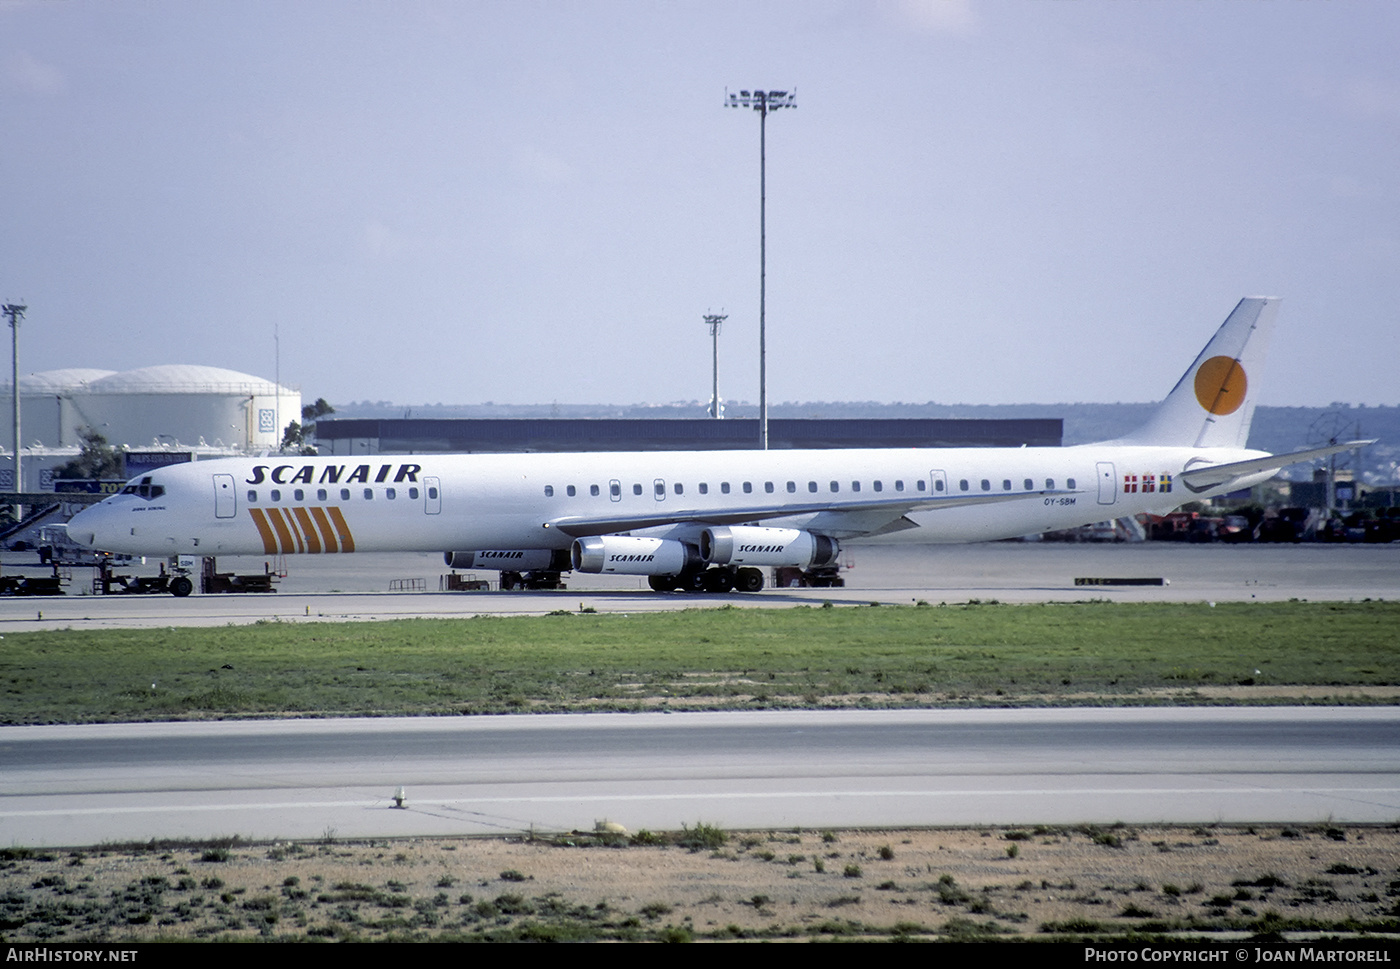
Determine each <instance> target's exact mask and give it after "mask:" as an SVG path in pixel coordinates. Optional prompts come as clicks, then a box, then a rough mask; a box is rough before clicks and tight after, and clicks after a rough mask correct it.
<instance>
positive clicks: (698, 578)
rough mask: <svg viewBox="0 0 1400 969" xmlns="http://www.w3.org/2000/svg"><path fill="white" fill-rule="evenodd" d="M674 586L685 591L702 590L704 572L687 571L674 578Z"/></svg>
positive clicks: (703, 589) (703, 586) (703, 587)
mask: <svg viewBox="0 0 1400 969" xmlns="http://www.w3.org/2000/svg"><path fill="white" fill-rule="evenodd" d="M676 588H678V589H681V590H682V591H685V592H704V591H705V573H704V572H689V573H687V574H685V575H682V576H679V577H678V578H677V579H676Z"/></svg>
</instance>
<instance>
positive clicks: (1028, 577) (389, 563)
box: [0, 542, 1400, 634]
mask: <svg viewBox="0 0 1400 969" xmlns="http://www.w3.org/2000/svg"><path fill="white" fill-rule="evenodd" d="M13 559H14V556H13V555H10V556H7V558H6V567H9V565H10V563H11V562H12V561H13ZM25 561H28V559H25ZM846 561H847V564H848V565H849V566H850V567H849V568H848V569H847V570H846V572H845V573H844V574H845V578H846V586H845V588H840V589H767V590H765V591H763V592H761V593H758V594H753V595H744V594H739V593H734V594H730V595H724V596H717V595H686V594H682V593H668V594H665V595H658V594H657V593H654V592H651V591H650V590H649V589H648V588H647V587H646V580H645V579H644V578H642V577H637V576H597V575H584V574H582V573H574V574H572V575H570V576H569V577H568V579H567V582H568V586H569V588H568V589H567V590H565V591H561V592H525V593H522V592H512V593H498V592H456V593H444V592H439V591H437V590H438V587H439V579H440V577H441V576H442V575H443V574H444V573H445V572H446V571H447V570H446V568H445V566H444V565H443V563H442V557H441V556H440V555H436V554H428V553H422V554H419V553H395V554H381V555H320V556H313V555H307V556H294V557H290V558H288V559H287V560H286V562H285V566H286V570H287V576H286V578H285V579H283V580H281V581H280V582H279V584H278V589H279V591H278V592H277V593H276V594H273V595H212V596H203V595H194V596H191V597H190V598H188V599H175V598H174V597H173V596H168V595H161V596H96V595H92V594H91V578H90V575H89V570H74V574H73V581H72V583H71V584H70V586H69V594H68V595H66V596H62V597H56V598H45V599H5V600H0V634H3V632H4V631H5V630H15V631H21V630H31V629H52V628H63V627H75V628H102V627H141V626H169V625H224V624H227V623H247V622H256V621H258V620H270V619H276V620H280V621H284V622H290V621H297V620H303V621H304V620H308V619H310V620H370V619H391V618H401V617H411V616H442V617H450V616H461V615H481V614H497V615H542V614H544V613H547V612H550V611H553V610H556V609H570V610H574V609H579V608H592V609H596V610H598V611H599V612H639V611H645V610H656V609H685V608H695V607H697V606H707V605H708V606H715V605H725V604H734V605H738V606H745V607H757V608H761V607H775V608H781V607H790V606H793V605H803V604H811V603H818V602H822V601H823V600H830V601H831V602H833V603H835V604H837V605H843V604H852V605H856V604H861V605H863V604H866V603H869V602H872V601H878V602H882V603H890V604H894V603H909V604H912V603H915V602H917V601H919V600H921V599H922V600H926V601H929V602H932V603H938V602H965V601H967V600H968V599H981V600H983V601H986V600H989V599H996V600H999V601H1001V602H1047V601H1073V600H1084V599H1111V600H1114V601H1122V602H1199V601H1206V600H1209V601H1221V602H1229V601H1251V600H1253V601H1274V602H1277V601H1286V600H1288V599H1308V600H1315V601H1316V600H1327V601H1347V600H1359V599H1397V598H1400V543H1397V544H1392V545H1188V544H1180V543H1170V542H1149V543H1140V544H1123V545H1113V544H1108V545H1094V544H1082V545H1065V544H1053V543H1014V542H1003V543H996V544H990V545H950V546H890V547H870V548H855V549H852V550H850V551H848V553H847V554H846ZM265 564H268V563H266V562H265V560H263V559H251V558H246V557H245V558H233V557H228V558H222V559H220V560H219V569H220V571H237V572H261V571H263V569H264V566H265ZM271 564H272V565H273V566H274V567H275V565H276V563H271ZM146 571H148V572H151V571H154V568H153V567H147V569H146ZM479 575H480V577H481V578H484V579H490V580H493V581H494V579H495V578H496V573H494V572H482V573H479ZM1144 577H1146V578H1161V579H1163V580H1165V582H1166V583H1167V584H1164V585H1161V586H1077V585H1075V579H1077V578H1144ZM396 580H398V584H401V585H413V584H419V585H421V586H422V587H423V588H424V589H425V590H426V591H423V592H389V591H387V590H388V589H389V587H390V583H392V582H395V581H396ZM404 580H409V581H407V582H405V581H404ZM413 580H417V582H416V583H415V582H414V581H413Z"/></svg>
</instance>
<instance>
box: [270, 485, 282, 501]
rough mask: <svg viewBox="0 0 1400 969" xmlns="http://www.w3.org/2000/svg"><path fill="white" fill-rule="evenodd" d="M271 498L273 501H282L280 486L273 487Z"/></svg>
mask: <svg viewBox="0 0 1400 969" xmlns="http://www.w3.org/2000/svg"><path fill="white" fill-rule="evenodd" d="M271 498H272V500H273V501H281V500H282V491H281V489H279V488H273V489H272V496H271Z"/></svg>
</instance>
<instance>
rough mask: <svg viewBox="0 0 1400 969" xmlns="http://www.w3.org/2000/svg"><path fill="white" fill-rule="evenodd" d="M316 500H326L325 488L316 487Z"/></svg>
mask: <svg viewBox="0 0 1400 969" xmlns="http://www.w3.org/2000/svg"><path fill="white" fill-rule="evenodd" d="M414 490H415V491H416V490H418V489H416V488H415V489H414ZM413 497H415V498H417V497H418V496H417V495H414V496H413ZM316 500H317V501H325V500H326V489H325V488H317V489H316Z"/></svg>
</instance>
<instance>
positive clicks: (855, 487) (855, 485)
mask: <svg viewBox="0 0 1400 969" xmlns="http://www.w3.org/2000/svg"><path fill="white" fill-rule="evenodd" d="M851 490H852V491H859V490H860V482H859V481H852V482H851Z"/></svg>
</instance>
